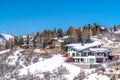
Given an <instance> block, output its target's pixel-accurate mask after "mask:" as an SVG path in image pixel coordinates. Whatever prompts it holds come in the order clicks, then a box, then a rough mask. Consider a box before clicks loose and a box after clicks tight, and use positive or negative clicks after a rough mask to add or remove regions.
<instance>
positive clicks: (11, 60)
mask: <svg viewBox="0 0 120 80" xmlns="http://www.w3.org/2000/svg"><path fill="white" fill-rule="evenodd" d="M8 51H9V50H6V51H1V52H0V53H1V56H0V60H1V61H4V63H7V64H5V65H3V66H4V68H5V70H4V68H3V69H2V70H3V71H2V73H5V74H4V77H5V78H8V79H11V80H12V79H14V80H16V79H15V78H11V76H12V75H16V74H17V75H16V77H17V78H19V79H18V80H22V78H21V77H25V76H27V77H26V78H29V77H30V75H34V76H37V77H38V78H40V79H41V78H43V80H46V79H44V76H43V75H44V72H47V71H49V72H50V73H52V75H53V74H54V73H53V72H54V70H57V69H58V68H60V66H61V65H62V66H63V67H65V68H66V70H68V73H67V74H64V77H65V78H66V79H67V80H73V79H74V77H75V76H78V74H79V73H80V72H81V71H82V72H84V73H85V75H86V76H87V74H88V73H89V76H88V77H89V79H87V80H96V78H97V74H96V73H95V74H92V73H93V70H94V69H82V68H80V67H78V66H75V65H73V64H72V63H67V62H64V60H65V59H66V58H65V57H63V56H62V55H61V54H52V56H51V57H49V58H45V57H47V56H48V55H45V56H44V57H42V55H37V54H33V53H32V51H26V50H24V49H15V50H13V51H10V53H5V52H8ZM3 53H4V54H3ZM49 56H50V55H49ZM3 57H4V58H3ZM8 66H9V69H10V70H9V69H7V68H8ZM6 69H7V71H6ZM6 72H7V73H6ZM58 73H59V72H58ZM98 78H99V79H100V80H109V78H107V77H106V76H102V75H100V76H98ZM33 80H36V79H33ZM51 80H60V79H59V77H57V79H51ZM61 80H63V79H61ZM77 80H79V79H77ZM85 80H86V79H85Z"/></svg>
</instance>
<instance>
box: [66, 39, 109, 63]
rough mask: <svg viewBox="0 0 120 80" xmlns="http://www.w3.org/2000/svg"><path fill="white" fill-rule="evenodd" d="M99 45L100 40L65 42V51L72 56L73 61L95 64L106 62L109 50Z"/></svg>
mask: <svg viewBox="0 0 120 80" xmlns="http://www.w3.org/2000/svg"><path fill="white" fill-rule="evenodd" d="M101 45H102V43H101V42H98V41H94V42H92V43H86V44H85V43H84V44H81V43H75V44H67V45H66V47H67V53H68V55H69V56H71V57H72V59H73V62H77V63H88V64H95V63H104V62H106V61H107V60H108V55H109V53H110V52H111V51H110V50H108V49H105V48H100V46H101Z"/></svg>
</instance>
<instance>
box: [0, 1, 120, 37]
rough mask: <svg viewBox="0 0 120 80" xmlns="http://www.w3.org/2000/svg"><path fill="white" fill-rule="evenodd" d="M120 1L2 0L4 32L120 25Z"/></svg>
mask: <svg viewBox="0 0 120 80" xmlns="http://www.w3.org/2000/svg"><path fill="white" fill-rule="evenodd" d="M119 3H120V1H119V0H0V33H9V34H13V35H23V34H28V33H35V32H36V31H43V30H44V29H51V30H53V29H54V28H62V29H63V30H66V29H68V27H69V26H75V27H83V26H84V25H85V24H93V23H98V24H100V25H102V26H110V27H111V26H114V25H118V24H120V6H119Z"/></svg>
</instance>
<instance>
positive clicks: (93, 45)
mask: <svg viewBox="0 0 120 80" xmlns="http://www.w3.org/2000/svg"><path fill="white" fill-rule="evenodd" d="M100 45H102V42H99V41H94V42H92V43H85V44H84V45H82V44H81V43H74V44H67V45H66V47H72V48H74V49H77V50H84V49H87V48H92V47H95V46H100Z"/></svg>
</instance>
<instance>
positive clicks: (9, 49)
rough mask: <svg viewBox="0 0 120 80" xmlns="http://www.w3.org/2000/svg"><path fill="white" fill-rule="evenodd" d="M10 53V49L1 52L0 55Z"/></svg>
mask: <svg viewBox="0 0 120 80" xmlns="http://www.w3.org/2000/svg"><path fill="white" fill-rule="evenodd" d="M9 51H10V49H8V50H3V51H0V54H3V53H6V52H9Z"/></svg>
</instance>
